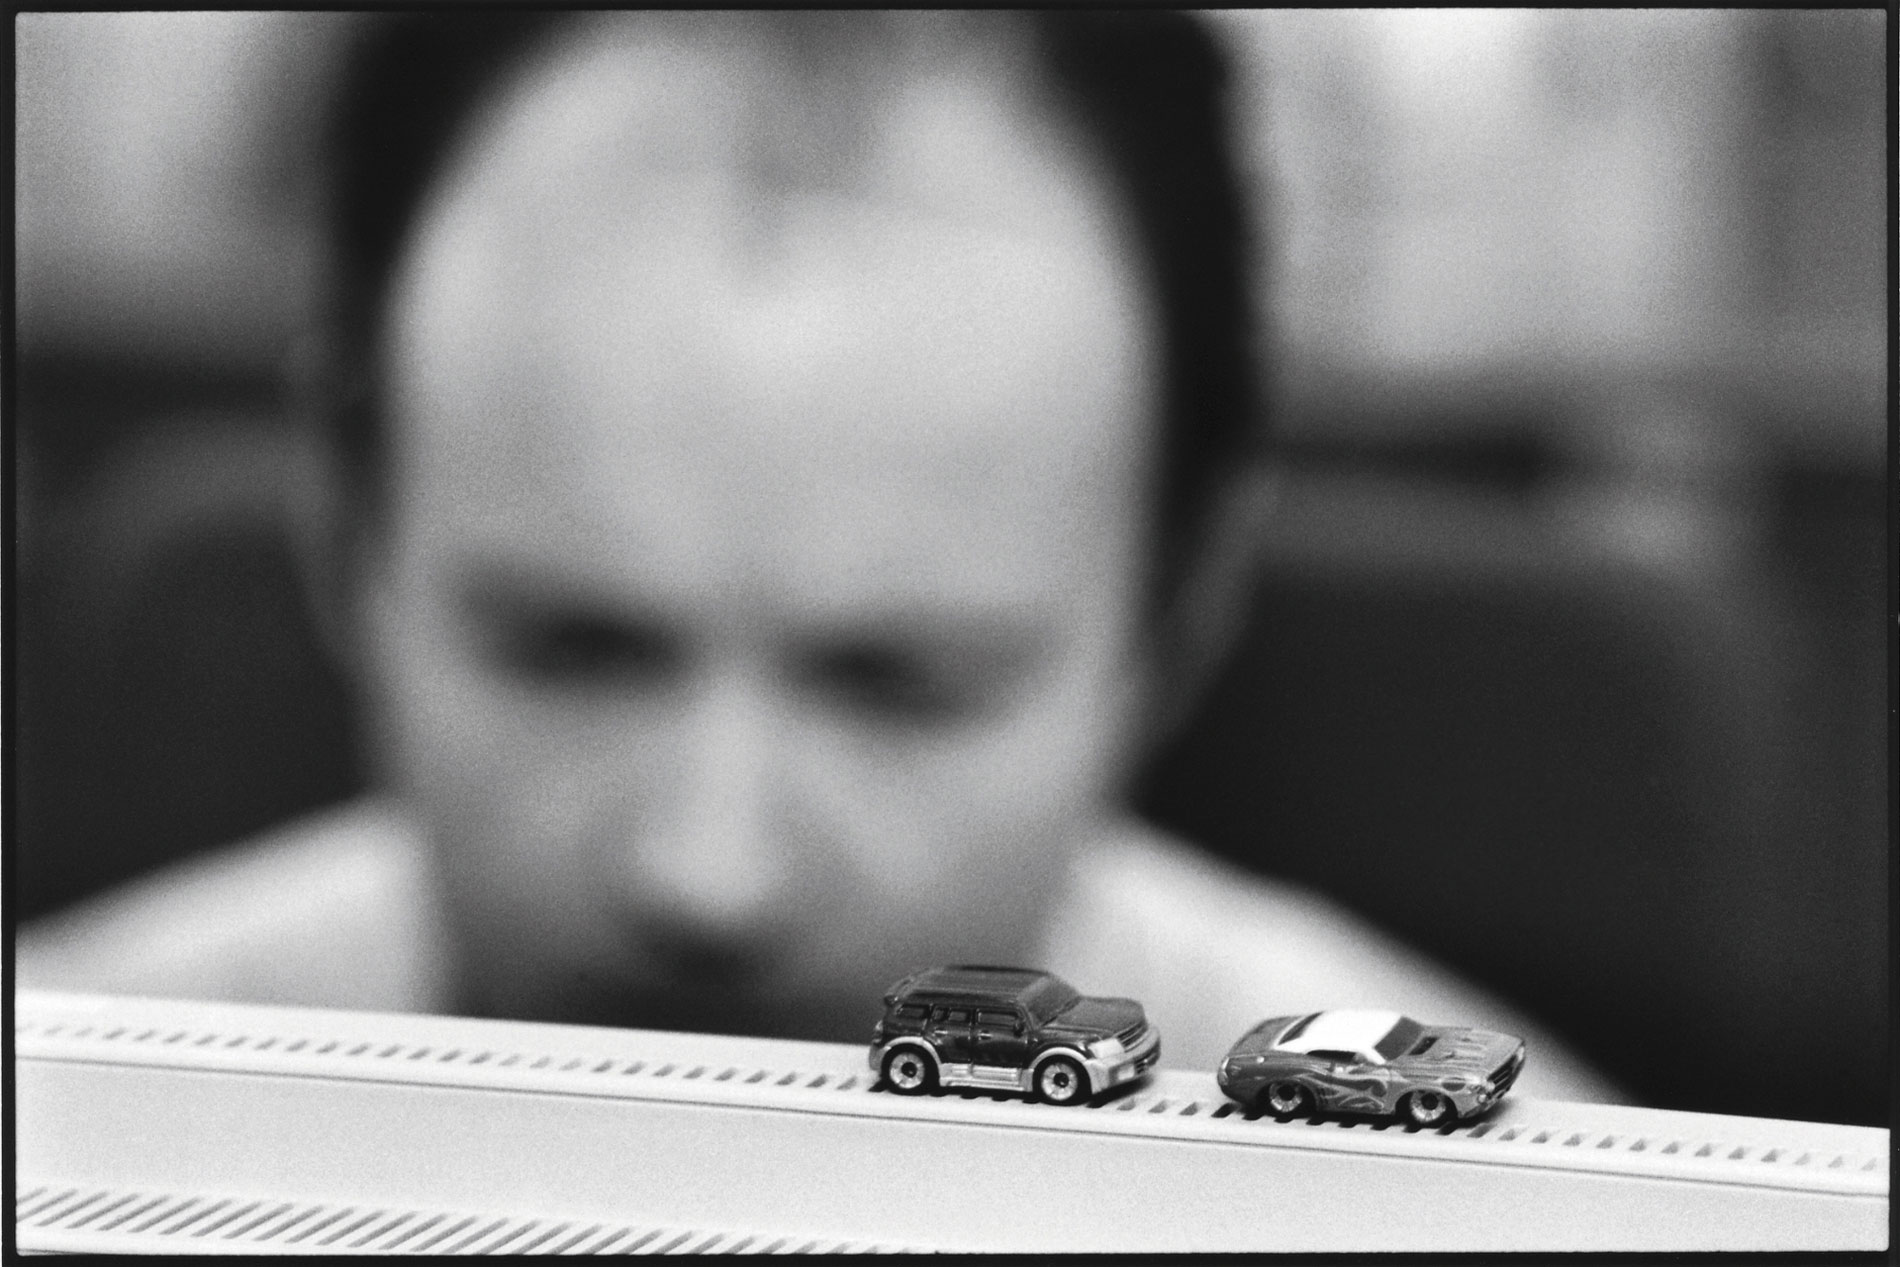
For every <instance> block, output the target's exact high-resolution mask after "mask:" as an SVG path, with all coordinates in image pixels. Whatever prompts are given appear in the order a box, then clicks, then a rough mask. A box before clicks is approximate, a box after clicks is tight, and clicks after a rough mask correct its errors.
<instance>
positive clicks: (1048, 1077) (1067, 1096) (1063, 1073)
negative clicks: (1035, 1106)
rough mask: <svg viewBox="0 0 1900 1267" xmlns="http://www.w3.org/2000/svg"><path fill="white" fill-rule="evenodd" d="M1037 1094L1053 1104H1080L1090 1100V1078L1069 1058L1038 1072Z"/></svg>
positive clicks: (1053, 1060) (1065, 1057)
mask: <svg viewBox="0 0 1900 1267" xmlns="http://www.w3.org/2000/svg"><path fill="white" fill-rule="evenodd" d="M1036 1094H1037V1095H1040V1096H1041V1097H1042V1098H1043V1099H1045V1100H1047V1101H1048V1102H1049V1103H1051V1104H1080V1103H1082V1101H1084V1100H1086V1099H1088V1098H1089V1076H1088V1074H1086V1073H1084V1072H1083V1071H1082V1066H1081V1065H1078V1064H1076V1063H1075V1062H1074V1061H1073V1060H1070V1059H1069V1058H1068V1057H1067V1056H1057V1057H1055V1058H1053V1059H1052V1060H1050V1061H1049V1062H1048V1063H1047V1064H1045V1065H1043V1066H1042V1068H1040V1069H1038V1070H1036Z"/></svg>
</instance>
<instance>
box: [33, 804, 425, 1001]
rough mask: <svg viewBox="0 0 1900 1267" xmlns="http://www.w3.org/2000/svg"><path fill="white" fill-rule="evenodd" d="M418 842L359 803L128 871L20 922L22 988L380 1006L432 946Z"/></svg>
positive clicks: (407, 990)
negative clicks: (126, 876) (164, 864)
mask: <svg viewBox="0 0 1900 1267" xmlns="http://www.w3.org/2000/svg"><path fill="white" fill-rule="evenodd" d="M421 857H422V851H421V849H420V846H419V844H418V842H417V840H416V838H415V834H414V832H413V831H412V830H411V829H410V827H409V825H408V823H407V821H406V819H405V817H404V816H403V815H402V814H401V813H400V811H399V810H398V809H396V808H395V807H394V806H392V805H390V804H388V803H386V802H383V801H380V800H375V799H365V800H361V801H356V802H352V803H349V804H347V805H343V806H339V807H336V808H334V809H331V810H327V811H324V812H321V813H318V814H315V815H312V816H310V817H308V818H304V819H300V820H297V821H295V822H292V823H289V824H286V825H284V826H283V827H280V828H278V829H276V830H273V831H271V832H268V833H266V834H264V835H262V836H259V837H257V838H254V839H252V840H249V841H245V842H242V843H239V844H235V845H232V846H229V847H226V848H223V849H219V850H215V851H213V852H210V853H207V854H203V855H201V856H198V857H195V858H192V859H189V860H187V861H185V862H181V863H179V864H177V865H175V866H172V867H168V868H165V869H163V870H161V871H158V872H155V873H153V874H152V875H149V876H145V877H141V878H140V879H138V880H135V881H133V882H131V883H129V884H126V885H123V886H121V887H119V888H117V889H115V890H112V891H110V892H107V893H104V894H100V895H98V896H97V897H94V898H91V899H88V900H86V901H84V902H81V903H79V904H77V905H75V906H73V907H70V908H68V909H66V910H63V911H60V912H57V913H56V914H54V915H52V916H49V917H47V918H45V919H42V920H38V921H35V922H34V923H32V924H28V925H25V926H23V927H22V928H21V929H20V930H19V934H18V937H17V939H16V943H15V965H16V980H17V981H18V982H19V984H21V985H23V986H29V987H39V988H47V989H77V990H92V991H101V992H106V993H132V994H155V995H171V996H188V997H198V998H220V999H237V1000H247V1001H253V1002H281V1003H309V1004H317V1005H323V1004H331V1005H339V1006H389V1005H393V1004H400V1003H404V1002H407V1001H410V1000H409V996H412V995H413V994H415V992H416V990H417V988H418V985H419V982H420V980H421V977H422V976H423V975H426V974H425V973H424V968H425V962H426V961H427V960H428V959H429V958H430V956H431V954H432V951H431V948H430V942H431V941H432V932H431V929H430V926H431V920H430V918H429V911H428V902H427V897H426V884H425V882H424V879H423V874H422V872H423V867H422V864H421Z"/></svg>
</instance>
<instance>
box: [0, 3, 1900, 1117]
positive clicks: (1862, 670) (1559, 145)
mask: <svg viewBox="0 0 1900 1267" xmlns="http://www.w3.org/2000/svg"><path fill="white" fill-rule="evenodd" d="M352 20H353V18H352V17H351V15H347V14H334V13H317V14H281V13H238V14H83V13H64V14H26V15H22V16H20V17H19V18H18V19H17V25H16V56H17V66H18V73H17V83H18V133H17V149H16V158H17V180H18V186H17V198H16V208H17V235H18V236H17V239H16V241H17V272H16V287H17V306H16V312H17V328H16V336H17V343H16V350H17V359H16V362H15V379H14V388H15V400H14V405H15V411H14V418H13V422H14V427H13V440H14V444H15V456H16V468H15V469H16V485H15V488H14V490H13V492H14V507H15V518H16V527H17V535H16V539H15V540H16V550H17V553H16V564H17V570H16V580H17V585H16V588H15V592H14V601H15V607H14V613H15V629H16V631H17V644H16V656H17V660H16V665H17V670H18V674H17V677H16V685H17V688H18V689H17V695H16V702H17V711H16V714H15V717H14V719H13V722H14V734H13V738H14V741H15V748H14V751H15V761H16V764H15V768H14V776H15V782H14V792H15V797H16V799H15V805H16V809H17V817H16V820H15V823H16V834H15V836H14V839H13V841H12V842H10V844H11V848H12V850H13V860H14V863H15V870H14V873H13V875H14V880H15V886H14V889H13V893H12V897H13V912H14V914H15V916H16V917H17V918H31V917H33V916H35V915H39V914H42V913H45V912H49V911H52V910H54V909H57V908H58V907H60V906H62V905H65V904H67V903H70V902H72V901H75V900H77V899H79V898H82V897H84V896H86V895H88V894H91V893H94V892H97V891H99V890H101V889H103V888H105V887H108V886H110V885H112V884H114V883H117V882H119V881H121V880H124V879H126V878H128V877H131V876H133V875H136V874H139V873H142V872H145V871H148V870H150V869H152V868H155V867H158V866H160V865H162V864H164V863H166V862H169V861H172V860H174V859H177V858H180V857H182V856H185V855H188V854H190V853H192V852H194V851H197V850H201V849H205V848H209V847H213V846H216V845H220V844H223V843H227V842H230V841H232V840H235V839H237V838H240V837H242V836H245V835H247V834H249V833H251V832H254V831H256V830H258V829H260V828H263V827H266V826H269V825H271V824H273V823H275V822H278V821H280V820H282V819H284V818H286V817H288V816H290V815H293V814H296V813H298V812H300V811H304V810H308V809H312V808H315V807H318V806H321V805H325V804H328V803H331V802H334V801H336V800H339V799H342V798H344V797H347V796H349V795H351V794H352V793H354V792H356V791H359V790H361V789H362V787H363V785H364V774H363V770H362V767H361V764H360V762H359V759H358V755H357V747H356V744H355V741H354V737H353V733H352V715H353V710H352V707H351V701H350V700H349V698H348V696H347V692H346V690H345V687H344V684H343V682H342V680H341V678H340V677H339V676H338V674H337V672H336V670H335V669H334V667H333V666H332V665H331V664H330V663H329V661H328V660H327V659H326V658H325V655H324V653H323V650H322V648H321V647H320V645H319V642H318V639H317V636H316V634H315V632H314V629H313V626H312V623H311V620H310V618H309V616H308V613H307V612H306V610H305V607H304V604H303V595H302V593H301V591H300V588H299V582H298V579H297V573H296V570H295V532H294V524H295V522H296V519H295V515H294V514H293V513H292V511H293V509H294V507H295V505H296V501H297V498H298V495H299V490H300V488H302V487H304V484H303V480H304V472H305V471H306V470H307V469H308V467H307V460H308V459H307V451H306V448H305V445H306V444H307V440H306V439H305V438H303V437H302V435H301V433H300V432H299V431H298V430H297V429H296V427H295V426H294V425H293V424H292V421H291V419H290V417H289V413H288V410H287V406H286V401H285V399H284V396H283V392H282V388H281V386H280V384H281V381H282V371H283V369H284V367H285V365H286V364H287V362H288V360H289V358H292V357H294V356H295V355H296V346H297V345H296V337H295V336H296V331H297V329H298V321H299V318H298V314H299V308H300V305H301V304H302V303H303V302H304V297H305V295H306V293H307V286H308V268H307V264H306V260H307V258H308V254H307V250H306V247H305V237H304V221H303V218H302V215H301V207H302V206H303V205H304V203H303V201H302V199H303V195H304V193H305V192H306V191H305V190H304V189H303V186H302V177H303V173H304V164H303V163H302V161H301V159H300V154H301V150H300V148H299V140H298V138H299V135H300V127H301V123H302V121H303V120H305V119H306V118H307V117H308V115H309V111H310V105H311V102H312V100H313V95H312V94H313V93H314V92H316V91H317V90H318V88H319V86H320V85H321V83H322V82H323V77H324V74H325V70H326V67H327V65H328V64H329V58H330V56H331V54H332V52H333V50H334V48H335V46H336V38H337V35H338V34H339V32H340V31H341V30H342V29H343V28H344V27H345V26H346V25H347V24H348V23H349V22H350V21H352ZM1216 20H1217V21H1219V22H1220V24H1221V26H1222V27H1223V29H1225V30H1226V31H1228V32H1229V33H1230V34H1231V35H1232V37H1233V41H1234V46H1235V49H1236V53H1237V55H1238V56H1239V57H1240V58H1241V63H1240V65H1241V72H1242V73H1241V74H1240V76H1239V86H1240V90H1241V93H1240V101H1241V105H1242V107H1243V114H1244V118H1245V119H1246V120H1247V122H1248V126H1249V133H1248V137H1249V140H1248V145H1249V151H1248V152H1249V154H1250V155H1251V156H1252V165H1253V167H1254V172H1255V175H1256V177H1257V179H1258V181H1259V185H1260V189H1261V192H1262V195H1263V207H1264V209H1265V211H1266V223H1267V225H1268V226H1269V228H1268V232H1269V234H1270V241H1271V243H1272V249H1271V250H1270V251H1269V253H1268V258H1267V259H1266V261H1265V264H1266V268H1265V277H1266V280H1267V285H1266V287H1265V289H1264V291H1263V300H1264V302H1265V304H1266V307H1267V309H1268V311H1269V312H1270V313H1271V314H1272V316H1273V327H1274V328H1273V335H1274V341H1275V345H1274V350H1273V352H1272V364H1273V366H1274V369H1275V373H1276V376H1277V380H1278V381H1277V384H1276V392H1275V395H1276V414H1275V425H1276V427H1277V428H1278V432H1279V434H1280V436H1281V437H1282V441H1283V443H1282V445H1281V451H1280V458H1279V461H1280V468H1281V479H1280V495H1279V499H1278V501H1277V503H1276V510H1275V512H1274V515H1273V517H1272V522H1271V524H1270V525H1269V530H1268V532H1267V533H1266V535H1265V539H1264V540H1263V542H1262V547H1263V555H1262V563H1261V566H1260V568H1259V571H1258V575H1257V578H1256V586H1255V596H1254V603H1253V612H1252V618H1251V620H1250V622H1249V624H1248V626H1247V628H1246V630H1245V632H1244V634H1243V637H1242V640H1241V645H1240V648H1239V651H1238V654H1237V655H1236V657H1235V659H1234V660H1233V662H1232V663H1231V664H1230V665H1229V666H1228V668H1227V669H1226V671H1225V672H1224V673H1223V674H1222V676H1221V678H1220V679H1219V680H1218V681H1217V682H1216V684H1215V686H1214V687H1213V689H1211V690H1210V691H1209V692H1208V695H1207V697H1206V699H1205V701H1204V702H1203V704H1202V705H1201V707H1200V708H1199V710H1198V712H1197V714H1196V715H1195V716H1194V718H1193V719H1192V720H1191V721H1190V723H1189V724H1188V726H1187V727H1186V729H1185V730H1184V731H1183V732H1182V733H1181V734H1180V735H1179V736H1177V737H1176V738H1175V739H1173V740H1172V741H1171V742H1170V743H1169V745H1168V746H1167V748H1166V749H1165V750H1164V751H1163V752H1162V753H1160V754H1159V755H1158V757H1157V759H1156V760H1155V762H1154V763H1153V764H1152V767H1151V768H1150V769H1149V771H1148V772H1147V774H1146V776H1145V778H1144V780H1143V785H1142V788H1141V791H1140V801H1141V804H1142V806H1143V807H1144V808H1145V809H1146V810H1147V811H1148V812H1149V813H1150V814H1151V815H1152V816H1154V817H1155V818H1156V819H1158V820H1159V821H1161V822H1163V823H1165V824H1167V825H1169V826H1171V827H1174V828H1176V829H1178V830H1180V831H1181V832H1183V833H1185V834H1186V835H1189V836H1191V837H1193V838H1195V839H1198V840H1200V841H1202V842H1204V843H1206V844H1208V845H1210V846H1212V847H1213V848H1215V849H1217V850H1219V851H1221V852H1222V853H1224V854H1226V855H1228V856H1230V857H1232V858H1235V859H1237V860H1239V861H1240V862H1242V863H1243V864H1245V865H1248V866H1253V867H1257V868H1259V869H1260V870H1262V871H1264V872H1267V873H1269V874H1273V875H1278V876H1282V877H1286V878H1290V879H1293V880H1297V881H1300V882H1303V883H1306V884H1309V885H1311V886H1313V887H1315V888H1317V889H1320V890H1323V891H1325V892H1327V893H1328V894H1330V895H1332V896H1333V897H1334V898H1336V899H1338V900H1340V901H1342V902H1344V903H1346V904H1347V905H1349V906H1351V907H1353V908H1355V909H1357V910H1359V911H1360V912H1362V913H1364V914H1365V915H1367V916H1369V917H1371V918H1372V919H1374V920H1375V921H1377V922H1379V923H1381V924H1384V925H1386V926H1387V927H1389V928H1391V929H1393V930H1395V931H1396V932H1398V933H1399V934H1401V935H1402V936H1404V937H1406V938H1408V939H1409V940H1410V941H1412V942H1413V943H1415V944H1416V945H1417V946H1419V947H1420V948H1422V949H1424V950H1426V951H1429V952H1431V953H1432V954H1434V955H1436V956H1438V957H1440V958H1441V959H1443V960H1445V961H1447V962H1449V963H1450V964H1452V965H1454V966H1456V967H1458V968H1460V969H1462V970H1464V971H1465V972H1467V973H1468V974H1470V975H1472V976H1474V977H1476V978H1478V979H1479V980H1481V981H1483V982H1485V983H1487V984H1489V985H1490V986H1491V987H1492V988H1494V989H1495V990H1497V991H1499V992H1500V993H1502V994H1504V995H1506V996H1507V997H1510V998H1511V999H1513V1000H1514V1001H1516V1002H1517V1003H1518V1004H1520V1005H1521V1006H1523V1007H1525V1008H1526V1009H1528V1010H1531V1011H1533V1012H1536V1013H1538V1014H1539V1015H1541V1016H1543V1017H1545V1018H1547V1019H1548V1021H1549V1022H1550V1023H1551V1025H1552V1026H1553V1027H1554V1028H1556V1029H1558V1030H1559V1031H1561V1032H1563V1033H1564V1034H1565V1035H1567V1036H1568V1037H1569V1038H1570V1039H1571V1040H1572V1041H1573V1042H1574V1043H1575V1044H1576V1046H1577V1047H1578V1048H1579V1049H1580V1050H1581V1051H1583V1052H1584V1053H1586V1054H1588V1055H1590V1056H1592V1057H1594V1058H1596V1059H1597V1060H1598V1061H1599V1062H1600V1063H1601V1064H1602V1065H1603V1066H1604V1067H1605V1068H1606V1069H1607V1070H1608V1071H1609V1072H1610V1073H1612V1074H1613V1075H1614V1076H1615V1077H1617V1078H1618V1079H1620V1080H1621V1081H1623V1082H1624V1083H1625V1084H1626V1085H1627V1086H1629V1087H1630V1089H1631V1090H1632V1091H1633V1092H1635V1093H1636V1094H1637V1095H1639V1096H1641V1097H1643V1098H1644V1099H1645V1100H1647V1101H1648V1102H1651V1103H1655V1104H1659V1105H1665V1106H1668V1107H1675V1108H1683V1109H1697V1110H1704V1111H1713V1112H1732V1113H1748V1114H1759V1115H1766V1116H1785V1117H1803V1118H1814V1119H1821V1120H1831V1121H1842V1122H1857V1123H1868V1124H1884V1123H1885V1122H1886V1120H1887V1115H1888V1087H1889V1073H1888V1015H1887V1005H1888V986H1887V971H1888V963H1889V943H1888V901H1889V892H1890V872H1889V824H1888V786H1889V778H1890V753H1889V751H1888V739H1887V713H1886V710H1887V700H1888V692H1889V683H1888V671H1887V670H1888V660H1887V655H1888V648H1889V632H1888V627H1887V625H1886V623H1885V614H1886V612H1887V611H1888V606H1889V602H1890V599H1889V595H1888V589H1887V583H1886V577H1887V573H1888V563H1889V556H1888V553H1887V543H1888V531H1889V529H1888V524H1887V518H1886V485H1885V465H1886V459H1885V442H1886V414H1885V406H1886V392H1887V383H1886V338H1887V331H1886V325H1885V311H1886V310H1885V302H1884V301H1885V294H1886V292H1885V277H1886V266H1885V251H1884V247H1885V232H1884V223H1885V222H1884V219H1883V217H1884V215H1885V214H1886V205H1885V192H1884V185H1883V170H1884V140H1885V116H1884V100H1885V98H1884V92H1885V82H1884V65H1883V55H1882V49H1883V48H1884V27H1883V22H1884V21H1885V18H1884V15H1882V14H1880V13H1878V12H1873V11H1865V12H1845V11H1843V12H1832V13H1830V12H1819V11H1814V12H1796V11H1788V12H1774V11H1751V12H1723V13H1686V12H1657V13H1645V12H1636V11H1592V12H1573V13H1553V12H1543V11H1517V12H1507V11H1486V12H1482V13H1469V12H1467V13H1462V14H1458V13H1447V12H1429V11H1427V12H1384V13H1370V12H1369V13H1347V12H1307V13H1268V14H1253V13H1230V14H1223V15H1220V16H1219V17H1218V18H1217V19H1216ZM1791 1055H1792V1056H1794V1057H1795V1058H1794V1059H1792V1060H1791V1059H1789V1057H1790V1056H1791Z"/></svg>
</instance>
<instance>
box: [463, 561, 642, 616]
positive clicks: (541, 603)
mask: <svg viewBox="0 0 1900 1267" xmlns="http://www.w3.org/2000/svg"><path fill="white" fill-rule="evenodd" d="M451 575H452V576H453V578H454V579H453V580H452V582H451V591H452V594H453V597H454V601H455V602H456V604H457V605H458V606H460V607H462V608H464V609H465V610H467V611H469V612H470V613H472V614H476V615H506V614H509V613H510V612H513V611H518V610H522V609H531V608H553V609H565V610H569V611H576V612H586V613H591V614H593V615H597V616H602V617H621V618H625V619H635V618H638V617H639V616H640V612H639V611H638V609H637V605H635V604H633V603H630V602H629V600H628V599H627V597H626V596H625V595H622V594H618V593H613V592H609V591H606V590H603V589H601V588H600V587H598V586H591V585H588V584H586V583H585V582H582V581H577V580H571V579H568V578H566V577H562V576H559V575H558V574H553V575H551V574H549V573H547V572H544V571H540V570H529V569H526V568H522V567H518V566H516V565H514V564H510V563H505V562H498V561H495V560H491V559H484V560H479V561H476V562H472V563H467V564H463V565H461V566H458V567H456V568H455V569H454V570H453V572H452V574H451Z"/></svg>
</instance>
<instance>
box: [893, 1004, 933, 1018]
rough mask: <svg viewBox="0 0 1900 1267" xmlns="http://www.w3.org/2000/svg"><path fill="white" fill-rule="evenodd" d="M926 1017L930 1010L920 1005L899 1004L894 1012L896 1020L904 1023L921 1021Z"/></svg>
mask: <svg viewBox="0 0 1900 1267" xmlns="http://www.w3.org/2000/svg"><path fill="white" fill-rule="evenodd" d="M928 1015H930V1009H929V1008H928V1007H926V1006H924V1005H923V1004H922V1003H900V1004H899V1005H898V1007H897V1012H896V1016H897V1018H898V1019H899V1020H904V1021H921V1020H923V1019H924V1017H926V1016H928Z"/></svg>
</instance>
